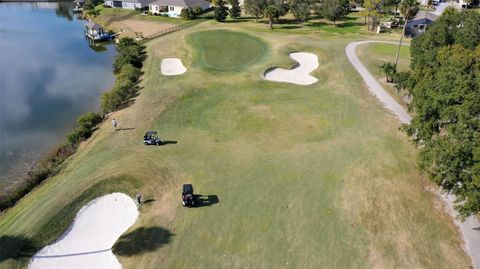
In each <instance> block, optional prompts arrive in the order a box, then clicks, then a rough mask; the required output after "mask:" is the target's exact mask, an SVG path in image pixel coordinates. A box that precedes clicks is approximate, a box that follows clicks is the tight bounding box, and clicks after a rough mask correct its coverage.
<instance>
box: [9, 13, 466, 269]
mask: <svg viewBox="0 0 480 269" xmlns="http://www.w3.org/2000/svg"><path fill="white" fill-rule="evenodd" d="M215 29H219V30H222V31H213V30H215ZM246 29H250V30H246ZM226 30H228V31H226ZM238 32H241V33H238ZM206 33H209V34H212V35H213V36H216V39H215V38H213V37H209V38H206ZM232 35H233V36H232ZM195 36H196V37H197V38H200V39H202V40H204V39H203V38H206V39H205V40H208V42H204V41H202V42H203V43H202V47H200V46H199V45H198V44H195V43H191V42H189V40H191V38H192V37H194V38H195ZM225 36H228V38H225ZM353 39H354V38H347V37H345V38H335V37H332V36H331V35H322V34H318V33H317V34H311V35H306V34H305V35H298V34H287V33H285V32H278V31H268V32H267V31H265V30H264V28H263V26H259V25H257V24H254V23H251V22H245V23H239V24H219V23H215V22H213V21H212V22H205V23H202V24H199V25H196V26H194V27H192V28H188V29H185V30H182V31H178V32H175V33H172V34H170V35H166V36H163V37H161V38H158V39H155V40H153V41H151V42H149V43H147V49H148V55H149V57H148V59H147V61H146V63H145V67H144V72H145V74H144V77H143V81H142V83H141V85H140V86H141V87H142V88H143V89H142V90H141V93H140V95H139V96H138V97H137V98H136V99H135V101H134V104H133V105H132V106H130V107H128V108H126V109H124V110H121V111H118V112H115V113H113V115H112V117H115V119H117V121H118V123H119V127H120V128H128V130H123V131H117V132H114V131H113V130H112V128H111V125H110V122H109V120H107V121H106V122H105V123H104V124H102V125H101V126H100V128H99V130H98V131H96V132H95V133H94V135H93V137H92V138H91V139H89V140H88V141H87V142H85V143H83V144H82V145H81V146H80V148H79V151H78V153H76V154H75V155H74V156H73V157H72V158H70V159H68V161H67V163H66V164H65V167H64V169H63V170H62V171H61V172H60V173H59V174H58V175H56V176H55V177H53V178H51V179H49V180H47V181H46V182H45V183H44V184H42V186H40V187H39V188H37V189H36V190H35V191H33V192H32V193H31V194H29V195H28V196H27V197H25V198H24V199H23V200H22V201H21V202H20V203H18V204H17V205H16V206H15V207H14V208H12V209H10V210H8V211H7V212H5V213H3V214H2V215H0V236H3V238H5V240H4V241H3V242H5V243H2V247H3V246H6V247H7V248H8V249H9V250H10V253H12V252H14V253H15V250H16V249H19V245H22V243H24V244H25V246H26V247H25V249H24V250H25V252H23V253H26V254H28V253H31V250H30V249H31V246H30V245H29V244H28V242H31V241H32V240H35V239H36V238H42V237H41V235H42V234H43V233H45V232H51V231H52V230H55V231H56V230H58V229H59V227H64V224H62V223H63V222H64V221H63V220H62V219H63V217H61V216H62V212H68V211H72V212H75V211H77V209H78V206H77V205H79V204H81V203H82V202H83V201H85V199H87V198H93V197H94V196H96V195H99V194H100V193H102V192H103V190H105V191H112V189H109V188H108V187H107V186H109V185H110V183H111V181H112V180H113V181H116V180H118V181H119V183H118V185H117V187H118V188H120V189H121V188H126V189H128V190H129V191H128V193H129V194H130V193H136V192H137V191H138V192H141V193H142V194H143V195H144V197H146V198H151V199H155V201H153V202H151V203H148V204H146V205H145V206H143V207H142V208H141V209H140V211H141V212H140V217H139V219H138V221H137V222H136V223H135V225H134V226H133V227H131V228H130V229H129V231H127V232H126V234H125V235H123V236H122V238H121V239H120V240H119V242H118V244H117V245H116V246H115V247H114V251H115V253H116V254H117V257H118V258H119V260H120V262H121V263H122V264H123V266H124V268H159V267H163V268H193V267H195V268H468V267H469V266H470V261H469V258H468V257H467V256H466V254H465V253H464V251H463V249H462V247H461V241H460V239H459V237H458V233H457V230H456V227H455V225H454V224H453V222H452V220H451V219H450V217H449V216H448V214H446V213H444V211H443V210H442V208H438V201H436V200H435V195H434V194H432V193H430V192H429V191H427V190H426V187H427V186H429V184H430V183H429V181H427V180H426V179H424V178H423V177H422V176H421V174H420V172H419V171H418V170H417V168H416V160H415V159H416V151H415V149H414V147H413V146H412V145H411V143H410V142H409V141H408V139H407V137H406V136H405V135H404V134H403V133H401V132H399V130H398V127H399V123H398V121H397V120H396V118H395V117H394V116H392V115H391V114H390V113H388V112H386V110H385V108H384V107H383V106H382V105H380V104H379V103H378V101H377V100H376V98H375V97H373V96H372V95H371V94H370V93H369V92H368V90H367V89H366V88H365V86H364V83H363V81H362V80H361V78H360V76H359V75H358V74H357V73H356V71H355V70H354V69H353V67H351V65H350V63H349V62H348V59H347V58H346V56H345V55H344V50H345V46H346V44H347V43H349V42H350V41H352V40H353ZM355 39H357V38H355ZM219 40H220V42H216V41H219ZM258 40H261V42H259V41H258ZM197 41H198V40H197ZM237 42H244V46H246V47H244V48H243V49H242V51H243V53H244V55H243V56H244V57H245V58H243V57H240V55H241V54H239V53H238V52H232V53H233V54H235V55H237V56H236V57H235V58H231V59H229V60H224V59H221V57H229V55H230V54H228V53H227V51H234V48H237V47H236V46H237V45H238V43H237ZM218 43H225V44H222V45H218ZM264 43H265V44H268V45H263V44H264ZM228 48H229V49H228ZM227 49H228V50H227ZM294 50H303V51H307V52H312V53H315V54H317V55H318V57H319V61H320V67H319V68H318V69H317V70H316V71H314V72H313V73H312V75H314V76H316V77H317V78H319V82H318V83H316V84H314V85H311V86H305V87H304V86H296V85H292V84H286V83H275V82H269V81H264V80H263V79H262V77H261V74H262V73H263V72H264V71H265V70H266V69H267V68H269V67H272V66H278V65H279V64H280V65H284V64H286V63H288V62H289V57H288V52H291V51H294ZM251 52H253V53H251ZM199 54H200V55H201V54H203V55H208V57H210V56H215V59H214V58H204V61H208V63H205V66H206V65H207V64H208V65H211V66H213V67H215V68H218V69H222V70H223V69H228V70H242V71H238V72H223V73H219V72H210V71H211V70H210V69H208V68H207V69H206V68H205V66H204V65H203V64H201V62H199V61H200V60H199V59H198V58H196V55H199ZM252 55H253V56H252ZM261 55H264V56H263V57H262V56H261ZM166 57H179V58H181V59H182V61H183V63H184V65H185V66H186V67H187V68H188V71H187V72H186V73H185V74H184V75H181V76H172V77H166V76H162V75H160V71H159V66H160V62H161V60H162V59H163V58H166ZM205 57H207V56H205ZM246 63H248V64H246ZM131 128H135V129H131ZM146 130H157V131H159V134H160V137H161V138H163V139H164V140H169V141H177V142H178V143H177V144H169V145H165V146H161V147H154V146H151V147H146V146H143V145H142V136H143V133H144V132H145V131H146ZM112 178H113V179H112ZM125 178H129V179H130V180H125ZM122 179H123V180H124V181H121V180H122ZM102 182H103V184H102ZM183 183H192V184H193V185H194V187H195V190H196V192H197V193H199V194H202V195H204V196H203V197H206V198H205V200H204V206H202V207H198V208H191V209H186V208H182V207H181V204H180V203H181V198H180V191H181V190H180V189H181V185H182V184H183ZM111 184H113V183H111ZM92 188H94V189H100V190H98V192H96V193H93V194H92V195H87V194H89V193H91V192H92ZM82 197H83V198H82ZM87 200H88V199H87ZM70 216H71V215H68V216H67V217H68V218H70ZM55 220H57V221H58V223H59V225H58V226H56V227H51V226H48V223H55ZM47 227H49V228H47ZM12 238H13V239H16V241H15V240H13V239H12ZM143 239H145V241H143ZM147 239H152V240H147ZM43 240H44V241H45V242H46V241H47V240H46V239H43ZM0 242H2V241H0ZM45 242H44V243H45ZM132 246H135V249H133V250H132V248H131V247H132ZM28 250H30V251H28ZM0 254H1V255H0V267H9V266H11V267H15V266H18V265H19V264H21V262H22V261H25V258H21V257H14V258H11V259H6V258H8V257H7V256H6V255H4V254H3V252H1V251H0ZM10 257H11V256H10Z"/></svg>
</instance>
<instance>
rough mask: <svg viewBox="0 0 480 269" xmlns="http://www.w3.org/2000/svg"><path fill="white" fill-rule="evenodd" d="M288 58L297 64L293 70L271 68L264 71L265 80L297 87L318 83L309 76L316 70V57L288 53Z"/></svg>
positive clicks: (309, 54) (306, 54)
mask: <svg viewBox="0 0 480 269" xmlns="http://www.w3.org/2000/svg"><path fill="white" fill-rule="evenodd" d="M290 58H292V59H294V60H295V61H297V62H298V65H297V66H295V67H294V68H293V69H283V68H272V69H269V70H267V71H265V74H264V78H265V79H266V80H271V81H278V82H289V83H293V84H297V85H311V84H313V83H316V82H317V81H318V79H317V78H315V77H312V76H310V75H309V74H310V73H311V72H312V71H313V70H315V69H317V68H318V57H317V55H315V54H313V53H307V52H295V53H290Z"/></svg>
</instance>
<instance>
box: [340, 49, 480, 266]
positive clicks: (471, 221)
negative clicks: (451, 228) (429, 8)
mask: <svg viewBox="0 0 480 269" xmlns="http://www.w3.org/2000/svg"><path fill="white" fill-rule="evenodd" d="M367 43H386V44H398V43H397V42H391V41H374V40H368V41H358V42H352V43H349V44H348V45H347V47H346V48H345V53H346V54H347V57H348V60H350V63H351V64H352V65H353V67H355V69H356V70H357V71H358V73H359V74H360V76H361V77H362V78H363V80H364V81H365V83H366V84H367V87H368V89H369V91H370V92H371V93H373V94H374V95H375V96H376V97H377V98H378V99H379V100H380V102H381V103H382V104H383V105H384V106H385V107H386V108H388V109H389V110H390V111H391V112H393V114H394V115H395V116H397V117H398V119H399V120H400V121H401V122H402V123H405V124H408V123H410V121H411V120H412V117H411V116H410V115H409V114H408V113H407V111H406V110H405V109H404V108H403V107H402V106H401V105H400V104H399V103H398V102H397V101H395V99H393V98H392V96H390V95H389V94H388V92H387V91H386V90H385V89H383V87H382V86H381V85H380V83H379V82H378V81H377V80H376V79H375V77H374V76H372V74H370V72H369V71H368V70H367V68H366V67H365V66H364V65H363V64H362V63H361V62H360V59H359V58H358V56H357V54H356V51H355V50H356V48H357V46H358V45H362V44H367ZM440 195H441V194H440ZM442 197H443V198H444V200H445V201H446V203H447V205H448V207H449V208H448V209H449V211H450V215H452V216H453V217H454V222H455V223H456V225H457V226H458V228H459V230H460V233H461V234H462V236H463V239H464V241H465V246H464V248H465V250H466V251H467V253H468V254H469V255H470V257H471V258H472V261H473V266H474V268H477V269H480V229H474V228H479V226H480V224H479V223H478V221H477V220H476V219H475V217H469V218H467V219H466V220H465V221H464V222H460V221H458V220H457V219H456V218H455V217H456V212H455V211H454V210H453V203H452V202H453V200H454V199H455V198H454V197H453V196H451V195H449V196H448V197H445V196H444V195H442Z"/></svg>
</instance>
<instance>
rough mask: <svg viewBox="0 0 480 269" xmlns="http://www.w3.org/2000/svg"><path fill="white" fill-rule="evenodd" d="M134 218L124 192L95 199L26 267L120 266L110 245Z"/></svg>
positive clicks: (132, 205)
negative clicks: (57, 238) (65, 230)
mask: <svg viewBox="0 0 480 269" xmlns="http://www.w3.org/2000/svg"><path fill="white" fill-rule="evenodd" d="M137 217H138V211H137V206H136V204H135V202H134V201H133V200H132V199H131V198H130V197H129V196H127V195H125V194H123V193H112V194H108V195H105V196H102V197H100V198H97V199H95V200H93V201H91V202H90V203H88V204H87V205H85V206H84V207H82V209H80V211H79V212H78V214H77V217H76V218H75V221H74V223H73V225H72V226H70V228H69V229H68V230H67V232H66V233H65V234H63V235H62V236H61V237H60V239H59V240H57V241H56V242H55V243H53V244H51V245H48V246H46V247H44V248H42V249H41V250H40V251H39V252H37V253H36V254H35V255H34V256H33V258H32V260H31V262H30V265H29V268H45V269H47V268H48V269H53V268H122V265H121V264H120V262H119V261H118V260H117V258H116V257H115V255H113V253H112V250H111V248H112V246H113V244H114V243H115V241H117V239H118V238H119V237H120V235H122V234H123V233H124V232H125V231H126V230H127V229H128V228H129V227H130V226H132V225H133V224H134V223H135V220H136V219H137Z"/></svg>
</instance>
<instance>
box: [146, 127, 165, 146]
mask: <svg viewBox="0 0 480 269" xmlns="http://www.w3.org/2000/svg"><path fill="white" fill-rule="evenodd" d="M143 144H145V146H148V145H161V144H162V140H160V138H159V137H158V136H157V131H147V132H146V133H145V135H144V136H143Z"/></svg>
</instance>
